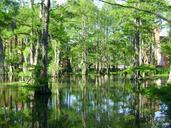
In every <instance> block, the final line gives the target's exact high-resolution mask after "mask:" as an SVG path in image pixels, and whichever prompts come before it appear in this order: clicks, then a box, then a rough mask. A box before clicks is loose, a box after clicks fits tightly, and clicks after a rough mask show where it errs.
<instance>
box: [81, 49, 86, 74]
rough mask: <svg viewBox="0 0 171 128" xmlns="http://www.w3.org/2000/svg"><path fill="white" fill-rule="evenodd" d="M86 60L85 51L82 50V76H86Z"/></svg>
mask: <svg viewBox="0 0 171 128" xmlns="http://www.w3.org/2000/svg"><path fill="white" fill-rule="evenodd" d="M86 59H87V55H86V50H84V51H83V52H82V75H86V74H87V64H86V61H87V60H86Z"/></svg>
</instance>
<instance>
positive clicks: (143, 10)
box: [99, 0, 171, 24]
mask: <svg viewBox="0 0 171 128" xmlns="http://www.w3.org/2000/svg"><path fill="white" fill-rule="evenodd" d="M99 1H101V2H103V3H106V4H110V5H114V6H119V7H122V8H130V9H135V10H138V11H141V12H145V13H148V14H152V15H155V16H157V17H158V18H160V19H162V20H164V21H166V22H168V23H169V24H170V23H171V20H169V19H167V18H166V17H164V16H162V15H161V14H159V13H156V12H152V11H150V10H145V9H140V8H137V7H133V6H129V5H121V4H117V3H111V2H107V1H104V0H99Z"/></svg>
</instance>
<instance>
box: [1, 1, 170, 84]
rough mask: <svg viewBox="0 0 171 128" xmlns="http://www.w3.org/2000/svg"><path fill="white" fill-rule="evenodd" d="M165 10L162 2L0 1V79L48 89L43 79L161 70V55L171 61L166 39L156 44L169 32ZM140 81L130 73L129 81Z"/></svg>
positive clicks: (166, 11)
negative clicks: (163, 30)
mask: <svg viewBox="0 0 171 128" xmlns="http://www.w3.org/2000/svg"><path fill="white" fill-rule="evenodd" d="M100 1H102V0H99V1H98V2H99V3H100ZM169 10H170V6H169V2H168V1H167V0H163V1H160V0H150V1H149V0H127V1H126V2H125V3H123V4H118V3H117V2H115V1H112V0H106V1H102V6H100V4H95V3H94V2H93V1H92V0H68V1H67V2H66V3H64V4H62V5H58V4H56V3H55V1H50V0H41V1H39V2H38V3H37V2H35V1H34V0H30V1H29V2H24V1H22V2H16V1H15V0H12V1H11V0H3V1H1V2H0V67H1V68H0V73H1V74H2V75H4V77H5V78H8V79H9V80H11V81H12V80H14V79H17V80H20V81H26V82H31V81H32V79H31V78H33V79H34V82H36V83H37V84H43V85H47V81H48V75H49V76H53V77H59V76H61V75H62V74H66V73H67V74H68V73H73V74H77V73H78V74H82V75H86V74H90V73H94V74H110V73H113V72H114V71H116V69H117V68H118V66H120V65H123V66H124V68H131V69H135V68H137V67H140V66H141V67H142V66H144V65H147V66H145V67H146V68H149V67H154V66H156V65H161V64H160V62H161V60H160V57H158V56H161V49H162V50H163V52H162V54H163V53H164V54H165V56H166V57H167V58H168V59H169V58H170V55H171V53H170V50H171V45H170V43H169V42H170V39H169V38H170V37H171V36H167V37H164V38H163V39H162V40H160V35H159V30H160V29H161V28H162V27H168V28H169V26H170V23H171V22H170V19H169V16H170V14H169ZM163 21H166V22H164V23H165V24H163ZM132 67H133V68H132ZM126 73H129V72H128V71H127V72H126ZM141 75H142V74H140V71H139V70H133V74H132V78H133V79H138V78H139V77H140V76H141ZM14 76H15V77H14ZM170 79H171V73H170Z"/></svg>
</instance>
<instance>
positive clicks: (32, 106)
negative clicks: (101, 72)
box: [0, 77, 171, 128]
mask: <svg viewBox="0 0 171 128" xmlns="http://www.w3.org/2000/svg"><path fill="white" fill-rule="evenodd" d="M151 85H154V83H153V82H152V81H145V82H142V83H135V82H131V81H130V80H125V79H120V78H114V77H110V78H109V77H97V78H95V77H94V78H90V77H89V78H86V79H85V78H80V77H65V78H62V79H60V80H58V81H56V82H52V84H50V87H51V89H52V92H53V94H52V95H51V96H34V89H33V88H28V87H13V86H9V85H5V83H1V84H0V128H169V125H170V124H169V123H171V121H170V117H171V115H170V114H169V113H171V112H169V110H170V108H169V106H168V105H167V104H165V103H164V102H162V101H160V100H159V99H153V97H147V96H145V95H144V94H143V88H145V87H148V86H151Z"/></svg>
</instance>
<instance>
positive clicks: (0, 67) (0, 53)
mask: <svg viewBox="0 0 171 128" xmlns="http://www.w3.org/2000/svg"><path fill="white" fill-rule="evenodd" d="M4 57H5V56H4V47H3V41H2V39H1V37H0V81H3V75H4Z"/></svg>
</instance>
